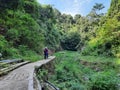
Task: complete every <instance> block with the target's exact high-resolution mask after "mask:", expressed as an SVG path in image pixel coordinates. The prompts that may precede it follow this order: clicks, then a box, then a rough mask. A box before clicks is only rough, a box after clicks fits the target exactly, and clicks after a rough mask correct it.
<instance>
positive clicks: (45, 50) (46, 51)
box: [44, 47, 48, 59]
mask: <svg viewBox="0 0 120 90" xmlns="http://www.w3.org/2000/svg"><path fill="white" fill-rule="evenodd" d="M47 58H48V48H47V47H45V49H44V59H47Z"/></svg>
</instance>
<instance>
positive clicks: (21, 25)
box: [0, 0, 120, 61]
mask: <svg viewBox="0 0 120 90" xmlns="http://www.w3.org/2000/svg"><path fill="white" fill-rule="evenodd" d="M119 5H120V2H119V0H112V1H111V6H110V9H109V11H108V13H107V14H104V13H100V10H102V9H103V8H104V6H103V4H99V3H96V4H95V5H94V6H93V8H92V10H91V12H90V13H89V14H88V15H87V16H86V17H83V16H81V15H80V14H76V15H75V16H74V17H72V16H71V15H67V14H61V12H59V11H58V10H57V9H55V8H53V7H52V6H50V5H41V4H39V3H38V2H37V1H36V0H30V1H28V0H17V1H15V0H12V1H11V2H10V1H8V0H1V1H0V7H1V8H0V11H1V14H0V52H1V53H2V55H3V58H17V57H18V58H21V57H22V58H24V59H33V61H34V60H37V59H40V58H39V55H42V50H43V47H45V46H47V47H48V48H49V49H50V50H51V51H52V52H54V51H59V50H62V49H65V50H73V51H76V50H79V51H80V52H81V53H82V54H83V55H94V56H99V55H101V56H110V57H118V58H119V57H120V38H119V36H120V22H119V21H120V17H119V16H120V12H119ZM26 50H27V51H26ZM29 56H30V57H29Z"/></svg>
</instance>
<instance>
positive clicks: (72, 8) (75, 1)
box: [38, 0, 93, 16]
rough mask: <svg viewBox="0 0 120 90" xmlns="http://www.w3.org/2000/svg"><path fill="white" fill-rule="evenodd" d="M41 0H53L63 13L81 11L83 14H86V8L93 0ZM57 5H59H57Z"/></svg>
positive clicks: (40, 0)
mask: <svg viewBox="0 0 120 90" xmlns="http://www.w3.org/2000/svg"><path fill="white" fill-rule="evenodd" d="M38 1H39V2H45V1H47V2H48V1H49V2H52V3H50V4H53V5H54V7H55V8H58V9H59V10H60V11H61V12H62V13H66V14H71V15H72V16H74V15H75V14H78V13H80V14H81V15H84V14H85V9H86V7H87V5H89V3H91V2H92V1H93V0H43V1H42V0H38ZM56 5H57V6H56Z"/></svg>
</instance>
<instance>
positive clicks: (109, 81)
mask: <svg viewBox="0 0 120 90" xmlns="http://www.w3.org/2000/svg"><path fill="white" fill-rule="evenodd" d="M118 83H119V78H118V77H117V76H116V74H115V72H113V71H111V72H110V71H109V72H98V73H96V74H94V75H93V76H91V78H90V90H118V88H117V85H118Z"/></svg>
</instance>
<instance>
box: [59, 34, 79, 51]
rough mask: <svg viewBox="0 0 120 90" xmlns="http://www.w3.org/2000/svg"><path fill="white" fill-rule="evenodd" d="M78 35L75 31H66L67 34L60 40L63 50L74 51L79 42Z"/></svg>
mask: <svg viewBox="0 0 120 90" xmlns="http://www.w3.org/2000/svg"><path fill="white" fill-rule="evenodd" d="M80 41H81V39H80V35H79V33H77V32H71V33H68V35H65V36H64V37H63V38H62V40H61V46H62V48H63V49H65V50H72V51H76V50H77V48H79V47H78V45H79V43H80Z"/></svg>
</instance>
